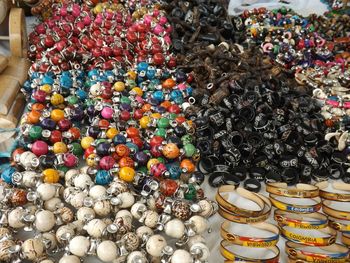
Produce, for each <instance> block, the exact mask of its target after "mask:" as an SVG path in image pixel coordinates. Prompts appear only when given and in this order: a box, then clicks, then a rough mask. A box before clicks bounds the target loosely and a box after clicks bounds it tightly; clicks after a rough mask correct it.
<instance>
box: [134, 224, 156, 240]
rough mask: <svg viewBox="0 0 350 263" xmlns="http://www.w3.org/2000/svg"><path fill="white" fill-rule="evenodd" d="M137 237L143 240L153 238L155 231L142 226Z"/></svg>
mask: <svg viewBox="0 0 350 263" xmlns="http://www.w3.org/2000/svg"><path fill="white" fill-rule="evenodd" d="M136 235H137V236H138V237H139V238H140V239H142V238H143V237H144V236H152V235H153V230H152V229H151V228H149V227H148V226H140V227H138V228H137V229H136Z"/></svg>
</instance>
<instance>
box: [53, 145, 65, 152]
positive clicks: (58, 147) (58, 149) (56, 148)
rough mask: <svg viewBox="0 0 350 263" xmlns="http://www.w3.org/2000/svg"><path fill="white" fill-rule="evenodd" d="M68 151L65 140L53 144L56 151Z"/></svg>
mask: <svg viewBox="0 0 350 263" xmlns="http://www.w3.org/2000/svg"><path fill="white" fill-rule="evenodd" d="M67 151H68V149H67V145H66V144H65V143H64V142H56V143H55V144H54V145H53V152H54V153H66V152H67Z"/></svg>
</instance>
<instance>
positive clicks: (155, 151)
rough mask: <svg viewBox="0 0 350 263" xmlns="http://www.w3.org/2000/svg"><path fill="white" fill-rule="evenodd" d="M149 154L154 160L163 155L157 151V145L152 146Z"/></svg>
mask: <svg viewBox="0 0 350 263" xmlns="http://www.w3.org/2000/svg"><path fill="white" fill-rule="evenodd" d="M150 152H151V154H152V156H153V157H155V158H158V157H161V156H162V155H163V154H162V151H161V150H160V149H159V145H154V146H152V148H151V150H150Z"/></svg>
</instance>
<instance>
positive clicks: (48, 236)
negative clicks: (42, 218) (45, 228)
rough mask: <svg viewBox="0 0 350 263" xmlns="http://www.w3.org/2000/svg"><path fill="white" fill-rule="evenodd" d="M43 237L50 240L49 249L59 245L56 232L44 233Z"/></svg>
mask: <svg viewBox="0 0 350 263" xmlns="http://www.w3.org/2000/svg"><path fill="white" fill-rule="evenodd" d="M42 236H43V238H44V239H46V240H49V241H50V242H49V246H48V249H55V248H56V247H57V239H56V235H55V233H52V232H47V233H43V235H42Z"/></svg>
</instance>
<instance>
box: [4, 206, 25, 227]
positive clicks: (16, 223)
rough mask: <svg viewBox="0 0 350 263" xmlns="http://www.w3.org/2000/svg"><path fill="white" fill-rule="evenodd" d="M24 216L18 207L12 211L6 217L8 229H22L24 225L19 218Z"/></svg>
mask: <svg viewBox="0 0 350 263" xmlns="http://www.w3.org/2000/svg"><path fill="white" fill-rule="evenodd" d="M23 215H24V210H23V209H21V208H20V207H17V208H15V209H13V210H12V211H11V212H10V213H9V214H8V216H7V220H8V223H9V226H10V227H13V228H22V227H24V223H23V222H21V218H22V216H23Z"/></svg>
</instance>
